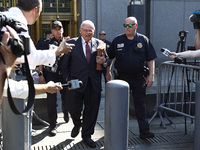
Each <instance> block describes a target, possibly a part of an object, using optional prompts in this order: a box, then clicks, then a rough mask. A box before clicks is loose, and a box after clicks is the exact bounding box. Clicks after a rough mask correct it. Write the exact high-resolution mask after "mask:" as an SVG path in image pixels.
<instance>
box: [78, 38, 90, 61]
mask: <svg viewBox="0 0 200 150" xmlns="http://www.w3.org/2000/svg"><path fill="white" fill-rule="evenodd" d="M81 41H82V46H83V53H84V55H85V57H86V42H85V40H84V38H83V37H82V36H81ZM91 42H92V41H91V40H90V41H89V42H88V45H89V46H90V49H91Z"/></svg>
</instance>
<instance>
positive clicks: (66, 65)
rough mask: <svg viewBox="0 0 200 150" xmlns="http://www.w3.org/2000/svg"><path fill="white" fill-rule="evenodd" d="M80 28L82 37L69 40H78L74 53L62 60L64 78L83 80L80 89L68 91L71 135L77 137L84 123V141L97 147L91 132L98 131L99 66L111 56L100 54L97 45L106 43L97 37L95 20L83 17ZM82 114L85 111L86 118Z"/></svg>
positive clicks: (75, 41) (70, 41)
mask: <svg viewBox="0 0 200 150" xmlns="http://www.w3.org/2000/svg"><path fill="white" fill-rule="evenodd" d="M79 32H80V34H81V36H80V37H78V38H74V39H71V40H69V41H68V43H73V44H75V47H73V51H72V52H71V53H70V54H67V55H64V58H63V63H62V66H63V67H62V71H63V77H64V79H66V80H71V79H79V80H81V81H82V82H83V85H82V86H81V88H80V89H76V90H69V91H68V92H67V97H68V98H67V100H68V101H69V103H68V110H69V112H70V114H71V118H72V120H73V123H74V128H73V129H72V132H71V137H73V138H74V137H76V136H77V135H78V134H79V130H80V128H81V127H82V138H83V141H84V142H85V143H86V144H87V145H88V146H89V147H91V148H95V147H96V144H95V142H94V141H93V140H92V139H91V135H92V134H93V133H94V127H95V124H96V120H97V115H98V111H99V105H100V99H101V74H102V71H101V70H100V71H98V70H96V66H97V64H100V65H103V64H104V65H105V64H106V61H107V59H106V57H105V56H97V47H98V46H99V45H100V44H101V43H102V44H104V43H103V42H102V41H101V40H98V39H96V38H93V35H94V32H95V26H94V24H93V22H91V21H90V20H85V21H83V22H82V24H81V26H80V29H79ZM83 106H84V107H83ZM82 111H83V113H82ZM81 114H83V116H82V119H81Z"/></svg>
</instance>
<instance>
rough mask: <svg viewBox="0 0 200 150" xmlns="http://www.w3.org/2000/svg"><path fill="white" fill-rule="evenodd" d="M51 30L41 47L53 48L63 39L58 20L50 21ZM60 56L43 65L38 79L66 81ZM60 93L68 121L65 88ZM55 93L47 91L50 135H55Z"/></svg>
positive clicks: (61, 28)
mask: <svg viewBox="0 0 200 150" xmlns="http://www.w3.org/2000/svg"><path fill="white" fill-rule="evenodd" d="M51 32H52V34H53V36H54V37H53V38H52V39H51V40H50V41H49V42H45V43H44V45H43V49H47V50H48V49H49V47H51V49H54V47H56V46H59V45H60V43H61V42H62V40H63V32H64V30H63V26H62V23H61V22H60V21H54V22H53V23H52V29H51ZM62 58H63V57H57V58H56V63H55V64H54V65H53V67H47V66H44V67H43V74H44V75H45V77H43V76H40V78H39V81H40V83H41V81H45V82H49V81H54V82H61V83H66V81H65V80H64V79H63V77H62V71H61V65H62ZM60 94H61V99H62V111H63V113H64V120H65V122H66V123H67V122H68V121H69V116H68V110H67V107H66V97H67V96H66V90H65V89H63V90H61V91H60ZM56 108H57V94H49V93H47V112H48V116H49V121H50V127H49V128H50V135H51V136H55V135H56V133H57V131H56V128H57V125H56V123H57V121H56V120H57V109H56Z"/></svg>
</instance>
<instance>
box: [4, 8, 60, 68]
mask: <svg viewBox="0 0 200 150" xmlns="http://www.w3.org/2000/svg"><path fill="white" fill-rule="evenodd" d="M2 13H3V14H4V15H5V16H6V17H7V18H9V19H14V20H17V21H19V22H20V23H21V24H22V27H23V28H24V29H25V30H27V31H26V32H21V33H20V35H23V36H25V37H28V38H30V35H29V32H28V26H27V25H28V24H27V20H26V18H25V17H24V15H23V13H22V11H21V10H20V9H19V8H18V7H12V8H10V9H9V11H5V12H2ZM30 52H31V53H30V54H29V55H28V61H29V66H30V69H35V67H36V66H38V65H45V66H49V67H51V66H53V64H54V63H55V60H56V56H55V52H54V51H42V50H36V48H35V45H34V43H33V41H32V39H31V38H30ZM16 62H20V63H24V57H23V56H22V57H20V58H17V60H16Z"/></svg>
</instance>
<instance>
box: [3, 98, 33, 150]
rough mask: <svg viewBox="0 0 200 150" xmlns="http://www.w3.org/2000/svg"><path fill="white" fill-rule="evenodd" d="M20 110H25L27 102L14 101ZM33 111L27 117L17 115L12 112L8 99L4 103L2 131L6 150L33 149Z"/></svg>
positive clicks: (21, 100) (22, 100)
mask: <svg viewBox="0 0 200 150" xmlns="http://www.w3.org/2000/svg"><path fill="white" fill-rule="evenodd" d="M14 102H15V105H16V106H17V108H18V109H19V110H23V109H24V104H25V103H26V100H24V99H14ZM30 122H31V111H29V113H28V114H27V116H23V115H16V114H14V113H13V112H12V110H11V108H10V105H9V103H8V99H7V98H4V99H3V103H2V131H3V149H4V150H30V149H31V123H30Z"/></svg>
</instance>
